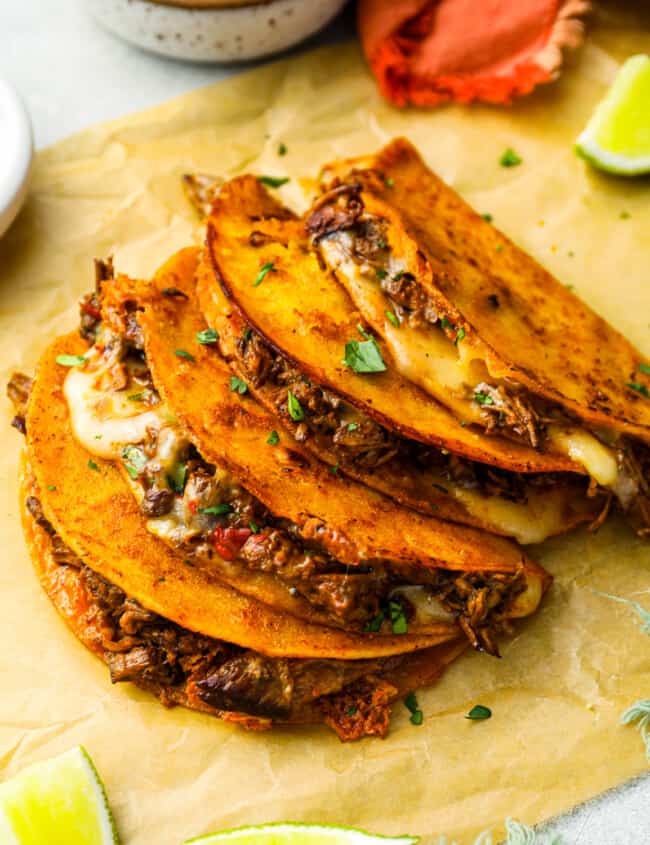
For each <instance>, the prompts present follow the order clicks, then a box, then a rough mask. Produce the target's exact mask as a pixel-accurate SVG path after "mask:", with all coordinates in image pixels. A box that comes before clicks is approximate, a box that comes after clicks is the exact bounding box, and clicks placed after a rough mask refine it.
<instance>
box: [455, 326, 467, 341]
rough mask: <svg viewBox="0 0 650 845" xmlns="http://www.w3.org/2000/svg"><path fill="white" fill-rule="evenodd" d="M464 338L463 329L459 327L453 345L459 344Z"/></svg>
mask: <svg viewBox="0 0 650 845" xmlns="http://www.w3.org/2000/svg"><path fill="white" fill-rule="evenodd" d="M464 337H465V329H464V328H463V327H462V326H461V327H460V328H459V329H458V332H457V334H456V340H455V341H454V343H456V344H458V343H460V342H461V340H462V339H463V338H464Z"/></svg>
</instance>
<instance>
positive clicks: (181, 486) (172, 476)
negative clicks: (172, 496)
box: [167, 463, 187, 496]
mask: <svg viewBox="0 0 650 845" xmlns="http://www.w3.org/2000/svg"><path fill="white" fill-rule="evenodd" d="M186 481H187V465H186V464H181V463H178V464H174V466H173V467H172V468H171V471H170V472H169V473H168V474H167V483H168V484H169V486H170V487H171V488H172V490H173V491H174V493H177V494H178V495H179V496H182V495H183V492H184V490H185V482H186Z"/></svg>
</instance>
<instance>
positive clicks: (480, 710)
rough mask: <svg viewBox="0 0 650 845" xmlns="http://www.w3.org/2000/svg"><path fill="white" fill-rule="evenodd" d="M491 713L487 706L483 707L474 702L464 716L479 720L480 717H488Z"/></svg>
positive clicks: (474, 720)
mask: <svg viewBox="0 0 650 845" xmlns="http://www.w3.org/2000/svg"><path fill="white" fill-rule="evenodd" d="M491 715H492V711H491V710H490V708H489V707H484V706H483V705H482V704H475V705H474V707H472V709H471V710H470V711H469V713H468V714H467V715H466V716H465V718H466V719H471V720H472V721H473V722H480V721H481V720H482V719H489V718H490V716H491Z"/></svg>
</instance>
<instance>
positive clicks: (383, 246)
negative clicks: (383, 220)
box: [377, 238, 388, 249]
mask: <svg viewBox="0 0 650 845" xmlns="http://www.w3.org/2000/svg"><path fill="white" fill-rule="evenodd" d="M377 246H378V247H379V249H386V247H387V246H388V244H387V243H386V241H385V240H384V239H383V238H379V240H378V241H377Z"/></svg>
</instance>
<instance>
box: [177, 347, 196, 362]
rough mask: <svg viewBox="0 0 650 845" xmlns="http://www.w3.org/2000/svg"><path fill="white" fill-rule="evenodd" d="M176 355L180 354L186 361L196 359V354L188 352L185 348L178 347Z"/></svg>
mask: <svg viewBox="0 0 650 845" xmlns="http://www.w3.org/2000/svg"><path fill="white" fill-rule="evenodd" d="M174 355H176V356H178V357H179V358H185V360H186V361H192V362H194V361H195V360H196V359H195V358H194V355H192V354H191V353H190V352H186V351H185V349H176V350H175V351H174Z"/></svg>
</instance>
